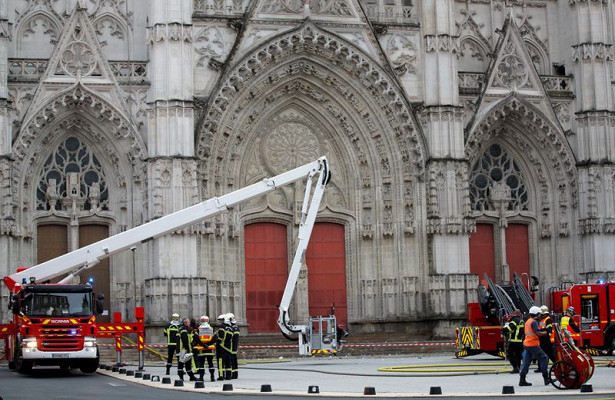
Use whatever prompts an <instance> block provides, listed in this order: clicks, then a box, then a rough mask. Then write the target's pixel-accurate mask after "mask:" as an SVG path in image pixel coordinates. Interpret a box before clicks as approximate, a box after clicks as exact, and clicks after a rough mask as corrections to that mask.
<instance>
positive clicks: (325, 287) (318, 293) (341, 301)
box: [306, 222, 348, 327]
mask: <svg viewBox="0 0 615 400" xmlns="http://www.w3.org/2000/svg"><path fill="white" fill-rule="evenodd" d="M306 264H307V266H308V288H309V292H308V296H309V302H310V315H312V316H316V315H330V314H331V307H332V306H335V316H336V319H337V323H338V324H343V325H344V326H345V327H347V326H348V307H347V302H346V251H345V243H344V226H343V225H339V224H333V223H324V222H321V223H317V224H316V225H314V229H313V230H312V236H311V237H310V244H309V246H308V249H307V254H306Z"/></svg>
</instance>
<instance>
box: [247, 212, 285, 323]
mask: <svg viewBox="0 0 615 400" xmlns="http://www.w3.org/2000/svg"><path fill="white" fill-rule="evenodd" d="M244 244H245V267H246V320H247V322H248V324H249V329H248V330H249V332H250V333H272V332H278V330H279V328H278V324H277V322H276V321H277V319H278V308H277V307H276V306H277V305H278V304H280V300H282V294H283V293H284V287H285V286H286V279H287V278H288V251H287V244H286V226H284V225H281V224H274V223H268V222H267V223H257V224H251V225H247V226H246V227H245V229H244Z"/></svg>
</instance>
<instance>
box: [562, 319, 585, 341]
mask: <svg viewBox="0 0 615 400" xmlns="http://www.w3.org/2000/svg"><path fill="white" fill-rule="evenodd" d="M571 318H572V317H571V316H569V315H564V316H563V317H562V319H561V320H560V326H561V327H562V329H565V330H567V331H568V332H570V336H571V337H572V339H574V340H575V341H576V342H577V343H578V342H579V340H580V339H581V335H580V334H579V333H577V332H575V331H574V330H573V329H572V327H571V326H570V319H571Z"/></svg>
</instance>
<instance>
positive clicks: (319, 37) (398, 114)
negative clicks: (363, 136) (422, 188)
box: [197, 23, 424, 175]
mask: <svg viewBox="0 0 615 400" xmlns="http://www.w3.org/2000/svg"><path fill="white" fill-rule="evenodd" d="M302 52H308V53H314V54H318V55H319V56H320V57H323V56H325V57H327V58H328V59H329V61H333V62H334V64H336V65H339V66H343V67H344V70H345V71H346V73H348V74H349V75H350V76H351V77H355V78H357V79H358V80H359V82H360V83H361V85H362V87H363V88H364V89H363V90H368V91H370V93H371V94H372V95H373V97H374V100H375V101H376V102H377V104H378V105H377V106H379V107H382V108H383V110H384V111H385V113H386V115H387V117H388V119H389V121H388V123H390V124H392V125H393V131H394V132H395V139H396V140H397V141H399V146H398V147H400V148H401V147H407V148H410V149H411V150H412V153H413V154H412V157H406V159H407V164H411V165H412V167H410V165H408V166H407V167H405V170H407V171H414V173H416V174H417V175H421V174H422V171H423V163H424V161H423V160H424V156H423V149H422V145H421V143H422V140H421V139H420V138H419V137H418V133H417V132H416V129H415V123H414V121H413V117H412V115H411V112H410V110H409V109H408V108H407V106H406V105H405V104H404V103H403V102H402V100H401V96H400V95H399V94H398V93H397V90H398V89H397V88H396V87H395V84H394V83H393V82H391V81H389V79H388V78H387V77H386V75H385V74H384V73H383V72H382V71H380V70H379V69H378V68H377V67H376V66H375V65H374V64H372V62H371V60H369V59H368V58H366V57H365V56H363V55H362V54H361V53H360V52H358V51H357V50H356V49H354V48H353V47H351V46H349V45H346V44H345V43H344V41H343V40H342V39H339V38H337V37H335V36H333V35H330V34H328V33H326V32H323V31H320V30H317V29H316V28H315V27H314V26H313V25H311V24H309V23H307V24H305V25H304V26H303V27H302V28H300V29H298V30H296V31H294V32H291V33H290V34H288V33H287V34H283V35H280V36H279V37H278V38H277V39H274V40H272V41H270V42H269V43H268V44H266V45H265V46H263V47H261V48H260V49H257V50H255V51H254V52H253V53H252V54H251V55H249V56H247V57H245V58H244V59H243V60H242V61H241V62H240V63H239V64H238V65H237V66H236V67H235V68H234V69H233V70H232V71H231V72H230V73H229V75H228V78H227V80H226V82H225V83H224V84H223V85H222V86H221V88H220V90H219V91H218V94H217V95H215V96H212V98H211V101H210V108H209V110H208V111H207V114H206V116H205V119H204V123H203V125H202V128H201V129H200V134H199V136H198V142H197V155H198V156H199V158H202V159H205V160H207V159H208V158H210V157H211V156H212V154H211V148H214V147H215V146H213V143H212V141H213V140H214V137H215V136H216V135H219V134H220V133H219V131H220V130H221V129H223V128H222V126H220V124H221V123H222V120H223V118H224V115H225V113H226V110H227V108H228V107H229V105H230V104H231V103H235V102H238V103H239V104H241V103H243V102H245V104H249V103H250V102H251V101H252V99H254V98H256V97H257V96H261V95H262V94H259V92H260V90H261V89H259V88H263V87H266V86H267V85H272V84H273V83H276V82H277V81H278V80H279V79H280V78H281V77H288V76H294V75H298V76H301V75H303V74H307V75H308V76H313V77H316V78H317V79H319V80H321V81H322V82H324V83H325V84H326V85H327V87H328V88H329V90H330V89H331V88H334V89H335V90H338V91H339V92H340V94H342V98H347V99H348V101H350V104H355V106H356V107H358V108H361V109H362V111H359V112H361V114H362V115H363V116H364V117H366V118H365V120H364V123H365V125H366V126H369V125H370V124H371V123H370V118H369V114H366V113H365V111H366V110H365V108H364V107H365V105H362V104H360V103H357V99H356V98H353V95H352V92H353V91H352V90H351V91H349V90H348V89H349V88H347V87H345V85H346V84H345V83H343V82H342V81H341V80H338V78H336V77H334V76H333V75H331V74H329V73H326V72H324V71H321V69H320V68H318V67H316V65H315V64H313V62H305V61H297V62H294V63H290V64H288V65H287V66H286V67H285V68H284V69H283V70H280V69H278V71H280V72H281V74H279V75H278V77H275V76H274V77H270V78H269V80H263V79H261V80H255V77H256V76H258V75H259V72H260V71H261V70H263V69H264V68H265V67H268V66H269V65H270V64H272V63H275V62H276V61H275V60H278V59H287V58H289V57H291V56H292V55H293V54H301V53H302ZM274 56H275V57H274ZM290 85H291V86H288V85H286V86H283V89H284V90H287V91H292V90H297V89H298V90H302V91H303V92H304V93H311V96H313V97H314V99H316V100H319V101H320V102H322V101H323V99H324V98H323V97H322V94H318V93H317V91H316V92H315V91H314V90H313V88H312V89H310V85H307V86H306V85H304V84H298V81H295V82H292V83H290ZM248 86H249V87H250V90H247V89H246V87H248ZM280 93H282V92H279V91H278V92H277V95H279V94H280ZM239 94H241V97H240V98H239V99H237V96H238V95H239ZM272 94H274V93H272ZM241 98H244V99H245V100H241ZM274 99H275V97H273V98H271V97H265V98H264V100H265V101H263V102H261V103H260V104H257V105H256V106H257V107H255V109H254V111H253V114H255V116H254V117H250V118H248V119H246V120H245V121H246V122H248V123H249V124H250V125H251V124H252V123H253V121H254V120H255V118H256V115H257V114H259V113H260V112H262V111H263V110H264V108H265V107H266V104H267V103H268V102H269V103H271V101H273V100H274ZM259 107H260V111H259ZM240 108H241V109H242V108H243V107H241V106H240ZM325 109H327V113H328V114H330V115H332V116H334V117H335V118H337V119H339V124H340V125H341V126H345V125H346V126H348V128H346V131H347V132H348V133H349V134H350V135H353V134H352V133H351V131H352V129H350V126H349V125H348V124H347V123H348V122H349V121H348V120H347V118H346V117H344V115H343V114H344V113H340V111H341V110H340V109H338V108H337V106H335V105H334V104H333V103H328V105H326V107H325ZM227 118H228V117H227ZM230 118H231V119H230V120H229V121H228V123H233V124H234V123H237V122H238V121H236V118H237V116H236V115H231V116H230ZM381 154H382V152H381ZM387 164H388V163H387V161H386V160H383V164H382V165H383V166H385V167H386V165H387Z"/></svg>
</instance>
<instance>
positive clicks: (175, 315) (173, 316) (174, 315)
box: [171, 313, 179, 321]
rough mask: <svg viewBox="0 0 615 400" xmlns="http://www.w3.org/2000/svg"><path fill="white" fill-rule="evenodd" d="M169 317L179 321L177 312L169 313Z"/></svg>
mask: <svg viewBox="0 0 615 400" xmlns="http://www.w3.org/2000/svg"><path fill="white" fill-rule="evenodd" d="M171 317H172V318H173V320H174V321H179V314H178V313H173V315H171Z"/></svg>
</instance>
